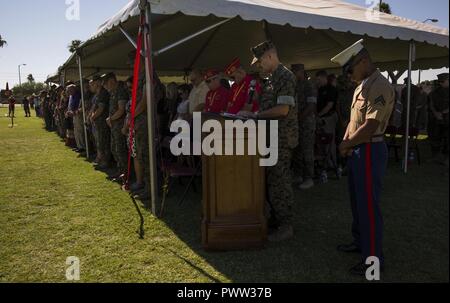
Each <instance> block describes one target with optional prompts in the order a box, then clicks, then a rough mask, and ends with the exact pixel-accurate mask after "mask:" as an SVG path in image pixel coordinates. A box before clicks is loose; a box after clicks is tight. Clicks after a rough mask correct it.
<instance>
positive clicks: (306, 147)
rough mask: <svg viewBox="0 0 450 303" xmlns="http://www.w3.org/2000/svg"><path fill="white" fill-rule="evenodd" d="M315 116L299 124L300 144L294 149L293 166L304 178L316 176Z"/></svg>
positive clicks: (295, 171) (297, 173)
mask: <svg viewBox="0 0 450 303" xmlns="http://www.w3.org/2000/svg"><path fill="white" fill-rule="evenodd" d="M315 139H316V120H315V117H308V118H307V119H306V120H305V121H302V122H300V125H299V144H298V146H297V147H296V148H295V149H294V152H293V156H292V166H293V170H294V173H295V174H296V175H299V176H301V177H303V178H304V179H308V178H313V177H314V142H315Z"/></svg>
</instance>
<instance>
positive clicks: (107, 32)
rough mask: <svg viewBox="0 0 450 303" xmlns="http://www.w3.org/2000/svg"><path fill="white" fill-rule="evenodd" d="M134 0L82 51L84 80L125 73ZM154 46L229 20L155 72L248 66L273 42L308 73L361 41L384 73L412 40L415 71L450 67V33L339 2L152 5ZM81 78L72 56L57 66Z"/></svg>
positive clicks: (163, 0)
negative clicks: (237, 61)
mask: <svg viewBox="0 0 450 303" xmlns="http://www.w3.org/2000/svg"><path fill="white" fill-rule="evenodd" d="M138 3H139V1H138V0H133V1H131V2H130V3H129V4H128V5H127V6H125V7H124V8H123V9H122V10H120V11H119V12H118V13H117V14H116V15H115V16H113V17H112V18H110V19H109V20H107V21H106V22H105V23H104V24H102V25H101V26H100V27H99V28H98V30H97V31H96V32H95V34H94V35H93V36H92V37H91V38H89V40H87V41H86V42H85V43H84V44H83V45H82V46H81V48H80V49H81V55H82V57H83V69H84V74H85V75H84V76H88V75H90V74H93V73H99V72H105V71H116V73H117V74H119V75H120V74H123V75H128V74H130V67H129V66H128V65H127V53H128V52H129V51H131V50H133V46H132V45H131V44H130V43H129V41H127V40H126V39H125V37H124V35H123V34H122V33H121V31H120V30H119V28H118V26H119V25H121V26H122V27H123V29H125V31H127V32H128V33H129V34H130V35H131V36H132V37H135V36H136V34H137V28H138V18H137V16H138V15H139V8H138ZM150 3H151V10H152V33H153V35H152V42H153V49H154V50H158V49H161V48H163V47H165V46H167V45H170V44H172V43H174V42H176V41H178V40H181V39H183V38H185V37H187V36H189V35H191V34H192V33H195V32H198V31H200V30H202V29H204V28H206V27H208V26H210V25H212V24H215V23H217V22H220V21H221V20H224V19H229V18H231V20H230V21H229V22H226V23H224V24H222V25H221V26H220V27H217V28H215V29H212V30H210V31H208V32H206V33H203V34H202V35H199V36H197V37H195V38H193V39H191V40H189V41H188V42H185V43H183V44H181V45H179V46H177V47H174V48H172V49H170V50H169V51H167V52H164V53H162V54H160V55H159V56H157V57H156V58H155V66H156V69H157V70H158V72H159V74H160V75H171V74H174V75H182V74H183V73H184V71H185V70H189V69H191V68H208V67H216V68H223V67H225V66H226V65H227V64H228V63H229V62H230V61H231V60H232V59H233V58H234V57H240V58H241V60H242V61H243V63H244V64H245V65H247V66H248V65H249V63H250V60H251V53H250V47H252V46H254V45H256V44H257V43H259V42H262V41H263V40H265V39H267V38H270V39H271V40H272V41H274V43H275V44H276V45H277V47H278V49H279V52H280V57H281V60H282V61H283V62H284V63H285V64H292V63H298V62H301V63H304V64H305V67H306V69H307V70H317V69H334V68H337V66H336V65H335V64H333V63H331V62H330V58H331V57H333V56H334V55H335V54H336V53H338V52H339V51H341V50H342V49H344V48H345V47H347V46H348V45H350V44H352V43H353V42H355V41H356V40H358V39H360V38H364V39H365V46H366V47H367V48H368V50H369V51H370V53H371V54H372V57H373V59H374V61H375V62H376V64H377V66H379V67H380V68H381V69H383V70H398V69H403V68H404V69H406V68H407V67H408V50H409V42H410V41H411V40H414V41H415V45H416V52H415V55H416V61H415V62H414V65H413V68H421V69H426V68H441V67H448V44H449V40H448V30H447V29H443V28H439V27H436V26H433V25H429V24H424V23H421V22H418V21H413V20H409V19H406V18H402V17H398V16H394V15H388V14H384V13H379V12H374V11H371V10H368V9H367V8H365V7H360V6H357V5H353V4H349V3H346V2H343V1H339V0H327V1H325V0H302V1H299V0H208V1H205V0H159V1H158V0H151V1H150ZM60 69H61V70H65V72H66V78H67V79H77V78H78V67H77V62H76V56H72V57H70V58H69V59H68V61H67V62H66V63H65V64H64V65H63V66H62V67H61V68H60Z"/></svg>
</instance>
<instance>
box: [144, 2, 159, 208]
mask: <svg viewBox="0 0 450 303" xmlns="http://www.w3.org/2000/svg"><path fill="white" fill-rule="evenodd" d="M140 7H141V11H142V10H144V11H143V12H145V22H146V26H145V29H144V47H145V89H146V95H147V100H146V101H147V126H148V149H149V162H150V176H149V177H150V179H149V181H150V184H149V185H150V199H151V200H150V201H151V211H152V213H153V215H155V216H156V201H157V200H158V187H157V183H158V180H157V173H156V150H155V119H154V118H155V106H154V102H153V100H154V98H153V97H154V95H153V70H154V69H153V62H152V45H151V38H152V37H151V32H152V29H151V7H150V2H149V1H147V0H141V3H140Z"/></svg>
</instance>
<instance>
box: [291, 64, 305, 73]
mask: <svg viewBox="0 0 450 303" xmlns="http://www.w3.org/2000/svg"><path fill="white" fill-rule="evenodd" d="M301 70H305V65H304V64H303V63H296V64H292V65H291V71H293V72H297V71H301Z"/></svg>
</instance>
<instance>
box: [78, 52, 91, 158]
mask: <svg viewBox="0 0 450 303" xmlns="http://www.w3.org/2000/svg"><path fill="white" fill-rule="evenodd" d="M78 69H79V72H80V90H81V109H82V111H83V130H84V144H85V145H86V158H87V159H89V141H88V136H87V129H86V111H85V107H84V87H83V85H84V83H83V72H82V68H81V56H80V55H78Z"/></svg>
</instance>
